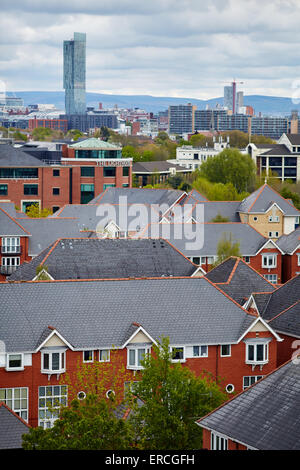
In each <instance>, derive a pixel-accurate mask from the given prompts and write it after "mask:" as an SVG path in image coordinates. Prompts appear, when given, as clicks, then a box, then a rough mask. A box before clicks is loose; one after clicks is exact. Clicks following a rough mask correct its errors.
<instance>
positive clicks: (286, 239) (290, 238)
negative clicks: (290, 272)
mask: <svg viewBox="0 0 300 470" xmlns="http://www.w3.org/2000/svg"><path fill="white" fill-rule="evenodd" d="M276 244H277V245H278V246H279V248H280V249H281V250H282V251H283V252H284V253H286V254H293V253H294V251H295V250H297V248H298V247H299V246H300V227H298V228H297V229H296V230H294V231H293V232H291V233H290V234H289V235H282V236H281V237H280V238H278V240H277V242H276Z"/></svg>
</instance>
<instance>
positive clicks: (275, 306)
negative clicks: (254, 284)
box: [261, 275, 300, 320]
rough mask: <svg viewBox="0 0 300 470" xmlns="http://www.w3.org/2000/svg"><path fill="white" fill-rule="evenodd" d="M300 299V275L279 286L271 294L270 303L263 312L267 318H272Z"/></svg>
mask: <svg viewBox="0 0 300 470" xmlns="http://www.w3.org/2000/svg"><path fill="white" fill-rule="evenodd" d="M299 299H300V275H298V276H295V277H293V278H292V279H290V280H289V281H288V282H286V283H285V284H283V285H282V286H280V287H278V288H277V289H275V290H274V292H272V293H271V294H270V297H269V300H268V303H267V304H266V306H265V308H264V310H263V311H262V312H261V315H262V317H263V318H264V319H265V320H271V319H273V318H274V317H275V316H277V315H278V314H279V313H281V312H283V311H284V310H286V309H287V308H289V307H291V306H292V305H293V304H295V303H296V302H297V301H298V300H299Z"/></svg>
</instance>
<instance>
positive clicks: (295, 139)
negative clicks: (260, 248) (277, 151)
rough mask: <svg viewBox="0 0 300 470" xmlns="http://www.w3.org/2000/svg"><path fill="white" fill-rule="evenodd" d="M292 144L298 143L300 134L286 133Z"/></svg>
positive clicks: (299, 143) (299, 142)
mask: <svg viewBox="0 0 300 470" xmlns="http://www.w3.org/2000/svg"><path fill="white" fill-rule="evenodd" d="M286 136H287V138H288V139H289V141H290V142H291V144H292V145H300V134H286Z"/></svg>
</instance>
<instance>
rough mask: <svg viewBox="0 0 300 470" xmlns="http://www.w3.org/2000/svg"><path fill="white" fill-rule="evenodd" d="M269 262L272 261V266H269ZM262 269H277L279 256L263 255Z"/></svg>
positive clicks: (272, 254)
mask: <svg viewBox="0 0 300 470" xmlns="http://www.w3.org/2000/svg"><path fill="white" fill-rule="evenodd" d="M266 260H267V262H265V261H266ZM269 260H272V264H269ZM261 267H262V268H264V269H273V268H277V254H274V253H270V254H266V253H264V254H262V255H261Z"/></svg>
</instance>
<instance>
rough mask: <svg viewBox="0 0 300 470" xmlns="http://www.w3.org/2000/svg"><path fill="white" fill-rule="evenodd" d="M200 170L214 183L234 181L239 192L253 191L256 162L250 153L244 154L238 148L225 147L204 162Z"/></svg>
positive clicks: (202, 174)
mask: <svg viewBox="0 0 300 470" xmlns="http://www.w3.org/2000/svg"><path fill="white" fill-rule="evenodd" d="M199 171H200V174H201V176H204V177H205V178H207V179H208V180H209V181H211V182H212V183H223V184H226V183H232V184H233V186H234V187H235V188H236V190H237V191H238V192H239V193H240V192H242V191H252V189H253V188H254V185H255V175H256V167H255V164H254V162H253V160H252V158H251V157H250V155H245V154H242V153H240V152H239V151H238V150H237V149H231V148H227V149H224V150H223V151H222V152H221V153H219V154H218V155H216V156H215V157H213V158H209V159H208V160H207V161H206V162H203V163H202V165H201V167H200V170H199Z"/></svg>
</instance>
